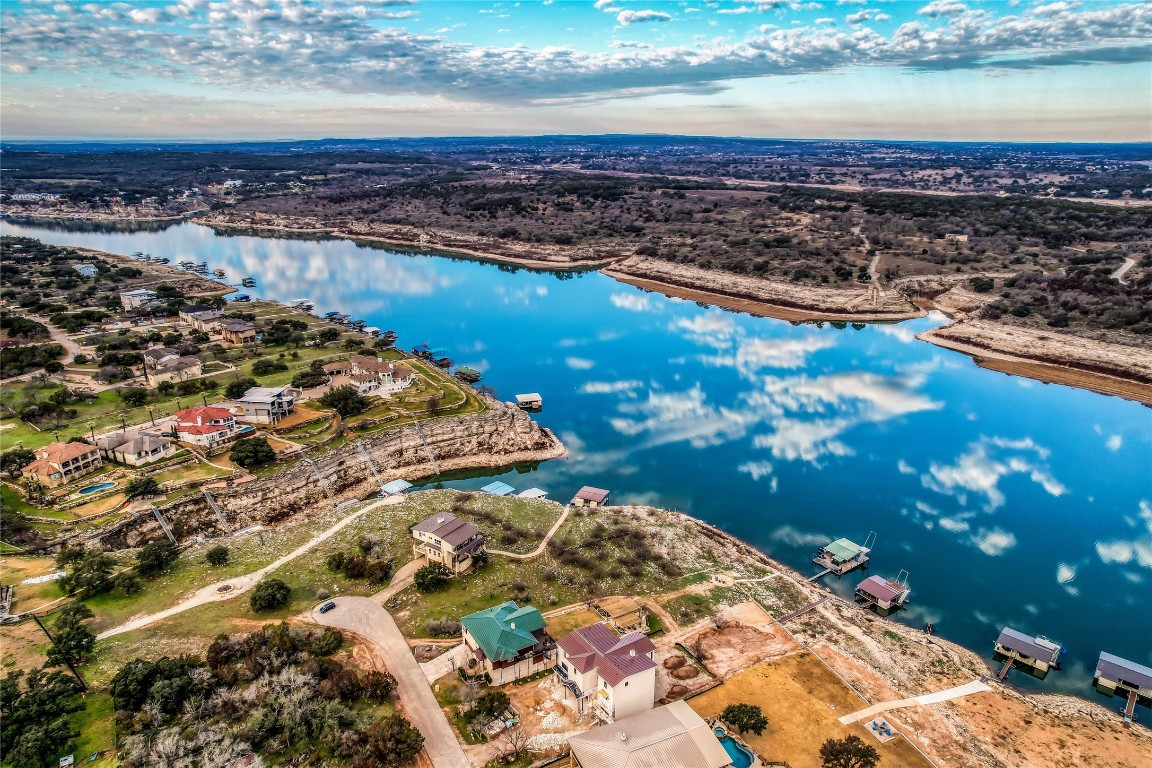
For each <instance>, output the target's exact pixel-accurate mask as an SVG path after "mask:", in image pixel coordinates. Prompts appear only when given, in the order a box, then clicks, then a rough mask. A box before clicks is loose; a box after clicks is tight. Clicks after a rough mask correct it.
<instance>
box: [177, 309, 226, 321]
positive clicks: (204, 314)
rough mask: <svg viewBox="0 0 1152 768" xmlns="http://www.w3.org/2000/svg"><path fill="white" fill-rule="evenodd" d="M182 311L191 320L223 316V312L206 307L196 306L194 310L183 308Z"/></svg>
mask: <svg viewBox="0 0 1152 768" xmlns="http://www.w3.org/2000/svg"><path fill="white" fill-rule="evenodd" d="M183 313H184V314H185V315H187V316H188V317H189V318H191V319H192V320H215V319H216V318H218V317H224V313H223V312H220V311H218V310H215V309H209V308H208V307H204V308H198V309H195V310H190V309H189V310H183Z"/></svg>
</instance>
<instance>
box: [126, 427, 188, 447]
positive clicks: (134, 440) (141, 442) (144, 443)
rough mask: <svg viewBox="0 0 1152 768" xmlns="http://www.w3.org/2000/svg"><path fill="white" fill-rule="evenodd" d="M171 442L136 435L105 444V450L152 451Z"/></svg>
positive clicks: (154, 437)
mask: <svg viewBox="0 0 1152 768" xmlns="http://www.w3.org/2000/svg"><path fill="white" fill-rule="evenodd" d="M196 429H200V427H196ZM171 443H172V441H171V440H169V439H167V438H164V437H156V436H153V435H135V436H129V437H128V439H127V440H124V441H122V442H119V443H110V444H108V445H106V446H105V450H109V451H114V452H119V453H151V452H152V451H153V450H155V449H156V448H163V447H164V446H166V445H170V444H171Z"/></svg>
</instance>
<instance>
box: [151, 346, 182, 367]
mask: <svg viewBox="0 0 1152 768" xmlns="http://www.w3.org/2000/svg"><path fill="white" fill-rule="evenodd" d="M142 357H143V358H144V369H145V370H149V369H151V368H155V367H156V366H157V365H160V364H161V363H166V362H169V361H172V360H178V359H179V358H180V350H178V349H173V348H172V347H152V348H151V349H146V350H144V352H143V354H142Z"/></svg>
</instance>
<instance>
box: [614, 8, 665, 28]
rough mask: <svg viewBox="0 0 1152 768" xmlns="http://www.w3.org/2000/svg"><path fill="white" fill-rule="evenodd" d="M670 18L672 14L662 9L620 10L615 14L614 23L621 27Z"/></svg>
mask: <svg viewBox="0 0 1152 768" xmlns="http://www.w3.org/2000/svg"><path fill="white" fill-rule="evenodd" d="M671 20H672V14H670V13H664V12H663V11H620V13H618V14H616V23H617V24H619V25H620V26H622V27H629V26H631V25H633V24H645V23H649V22H659V21H671Z"/></svg>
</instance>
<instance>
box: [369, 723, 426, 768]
mask: <svg viewBox="0 0 1152 768" xmlns="http://www.w3.org/2000/svg"><path fill="white" fill-rule="evenodd" d="M365 736H366V737H367V741H368V745H367V746H368V752H369V754H371V755H372V756H373V757H375V758H376V759H377V760H379V761H380V762H382V763H384V765H397V766H399V765H410V764H411V763H412V762H413V761H414V760H415V759H416V755H418V754H420V750H421V749H423V748H424V737H423V736H421V735H420V731H418V730H416V729H415V728H413V727H412V723H410V722H408V720H407V719H406V718H405V717H404V716H403V715H389V716H388V717H383V718H380V719H379V720H377V721H376V722H374V723H372V725H370V726H368V730H367V732H366V733H365Z"/></svg>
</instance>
